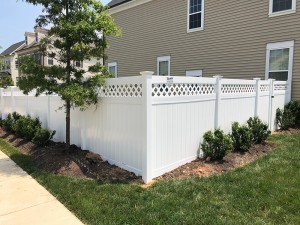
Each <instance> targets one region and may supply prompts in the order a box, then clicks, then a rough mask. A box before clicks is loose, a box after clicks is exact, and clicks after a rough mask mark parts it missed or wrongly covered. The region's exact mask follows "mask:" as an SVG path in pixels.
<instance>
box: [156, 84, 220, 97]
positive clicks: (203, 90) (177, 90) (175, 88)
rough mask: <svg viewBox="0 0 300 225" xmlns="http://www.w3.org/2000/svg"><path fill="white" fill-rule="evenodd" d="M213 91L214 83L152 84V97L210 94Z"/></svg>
mask: <svg viewBox="0 0 300 225" xmlns="http://www.w3.org/2000/svg"><path fill="white" fill-rule="evenodd" d="M214 91H215V85H214V84H197V83H192V84H182V83H173V84H160V83H159V84H152V96H153V97H176V96H198V95H210V94H213V93H214Z"/></svg>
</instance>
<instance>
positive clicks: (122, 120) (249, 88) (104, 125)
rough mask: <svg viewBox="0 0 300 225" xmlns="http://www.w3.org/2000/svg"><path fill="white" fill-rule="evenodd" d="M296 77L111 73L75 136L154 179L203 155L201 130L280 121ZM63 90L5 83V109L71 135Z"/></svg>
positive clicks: (81, 115) (78, 117)
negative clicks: (37, 91)
mask: <svg viewBox="0 0 300 225" xmlns="http://www.w3.org/2000/svg"><path fill="white" fill-rule="evenodd" d="M290 95H291V93H290V84H289V83H288V82H279V81H274V80H264V81H261V80H260V79H254V80H234V79H222V78H221V77H220V76H216V77H214V78H196V77H162V76H151V75H149V73H147V72H144V73H143V75H142V76H136V77H126V78H116V79H108V80H107V82H106V85H105V87H104V88H103V90H102V93H101V96H100V97H99V98H100V99H99V104H98V105H97V106H92V107H90V108H89V109H88V110H86V111H84V112H81V111H79V110H73V111H72V112H71V142H72V143H73V144H76V145H78V146H80V147H81V148H82V149H89V150H91V151H93V152H95V153H98V154H100V155H101V157H102V158H103V159H105V160H107V161H108V162H110V163H112V164H115V165H117V166H119V167H121V168H124V169H126V170H129V171H131V172H134V173H136V174H138V175H142V177H143V180H144V181H145V182H149V181H150V180H152V179H153V178H155V177H158V176H160V175H162V174H164V173H166V172H168V171H170V170H172V169H174V168H176V167H178V166H180V165H183V164H185V163H187V162H190V161H192V160H194V159H196V158H197V157H198V156H199V155H201V150H200V148H199V146H200V143H201V141H202V136H203V134H204V133H205V132H206V131H208V130H212V129H214V128H222V129H224V130H225V131H227V132H230V130H231V124H232V122H234V121H237V122H240V123H245V122H246V121H247V120H248V119H249V117H253V116H258V117H260V118H261V119H262V120H263V121H265V122H267V123H269V124H270V128H271V129H272V130H274V128H275V113H276V109H277V108H283V107H284V105H285V104H286V103H287V102H288V101H290ZM62 105H63V102H62V101H61V100H60V98H59V97H58V96H54V95H53V96H44V95H42V96H40V97H37V98H36V97H34V93H30V94H29V95H23V94H22V92H20V91H19V90H18V89H17V88H16V87H10V88H8V89H1V113H2V118H5V117H6V116H7V114H8V113H11V112H13V111H17V112H19V113H20V114H23V115H26V114H28V115H31V116H35V117H39V118H40V120H41V121H42V123H43V126H45V127H47V128H49V129H52V130H56V135H55V137H54V138H55V140H56V141H64V140H65V115H64V112H63V110H59V108H60V107H61V106H62Z"/></svg>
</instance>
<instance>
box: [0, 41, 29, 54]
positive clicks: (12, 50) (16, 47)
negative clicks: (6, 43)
mask: <svg viewBox="0 0 300 225" xmlns="http://www.w3.org/2000/svg"><path fill="white" fill-rule="evenodd" d="M24 43H25V41H20V42H18V43H15V44H13V45H11V46H10V47H8V48H7V49H5V50H4V51H3V52H2V53H1V55H3V56H5V55H10V54H11V53H13V52H14V51H16V50H17V49H18V48H19V47H20V46H22V45H23V44H24Z"/></svg>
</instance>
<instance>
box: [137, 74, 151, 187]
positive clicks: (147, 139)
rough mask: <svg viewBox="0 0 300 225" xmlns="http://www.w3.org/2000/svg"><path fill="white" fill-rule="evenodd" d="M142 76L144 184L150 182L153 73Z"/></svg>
mask: <svg viewBox="0 0 300 225" xmlns="http://www.w3.org/2000/svg"><path fill="white" fill-rule="evenodd" d="M140 74H141V76H142V129H143V131H142V132H143V140H142V143H143V148H142V150H143V153H142V160H143V162H142V178H143V180H144V182H145V183H149V182H150V181H151V180H152V178H153V177H152V155H153V154H152V110H151V108H152V75H153V74H154V72H151V71H143V72H140Z"/></svg>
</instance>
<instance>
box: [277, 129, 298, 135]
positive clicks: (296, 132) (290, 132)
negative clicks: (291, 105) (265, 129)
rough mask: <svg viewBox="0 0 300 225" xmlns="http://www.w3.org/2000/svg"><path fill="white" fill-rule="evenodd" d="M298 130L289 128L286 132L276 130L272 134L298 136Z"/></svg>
mask: <svg viewBox="0 0 300 225" xmlns="http://www.w3.org/2000/svg"><path fill="white" fill-rule="evenodd" d="M299 133H300V129H294V128H289V129H288V130H278V131H275V132H273V134H299Z"/></svg>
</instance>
